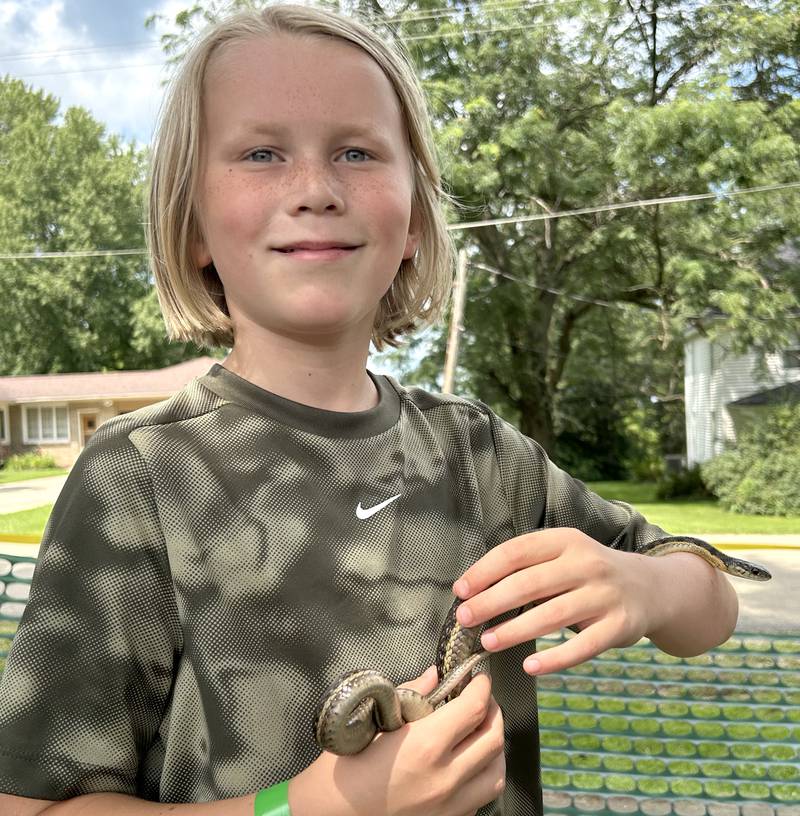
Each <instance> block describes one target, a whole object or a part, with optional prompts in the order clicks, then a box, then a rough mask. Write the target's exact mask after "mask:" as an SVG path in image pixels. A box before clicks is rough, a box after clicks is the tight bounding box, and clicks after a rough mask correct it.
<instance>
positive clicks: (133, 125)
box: [0, 0, 192, 146]
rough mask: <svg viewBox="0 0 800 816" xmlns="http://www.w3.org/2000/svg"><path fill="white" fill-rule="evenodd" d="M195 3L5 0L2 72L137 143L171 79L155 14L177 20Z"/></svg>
mask: <svg viewBox="0 0 800 816" xmlns="http://www.w3.org/2000/svg"><path fill="white" fill-rule="evenodd" d="M191 5H192V2H191V0H113V2H109V0H0V76H6V75H10V76H12V77H16V78H19V79H22V80H23V81H24V82H25V83H26V84H27V85H29V86H31V87H34V88H36V89H42V90H45V91H47V92H48V93H51V94H53V95H54V96H56V97H58V98H59V99H60V100H61V110H62V112H63V111H64V110H66V109H67V108H68V107H71V106H73V105H76V106H81V107H84V108H86V109H88V110H89V111H90V113H91V114H92V115H93V116H94V117H95V119H97V120H98V121H100V122H102V123H104V124H105V125H106V126H107V129H108V131H109V132H111V133H117V134H118V135H120V136H121V137H123V139H125V140H126V141H135V142H137V144H139V145H140V146H143V145H144V144H146V143H148V142H149V141H150V138H151V136H152V132H153V127H154V125H155V120H156V116H157V114H158V107H159V104H160V102H161V97H162V92H163V91H162V85H161V83H162V79H163V78H164V77H166V75H167V74H166V70H165V68H164V55H163V52H162V51H161V48H160V45H159V35H160V34H161V33H163V32H165V31H166V30H168V28H169V26H167V25H164V24H160V25H158V26H157V27H156V28H155V29H152V28H149V29H146V28H145V26H144V22H145V20H146V19H147V17H148V16H149V15H151V14H153V13H158V14H162V15H164V16H166V17H167V19H168V20H170V21H172V20H174V18H175V15H176V14H177V12H179V11H181V10H182V9H186V8H188V7H189V6H191Z"/></svg>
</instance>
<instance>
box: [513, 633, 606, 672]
mask: <svg viewBox="0 0 800 816" xmlns="http://www.w3.org/2000/svg"><path fill="white" fill-rule="evenodd" d="M614 632H615V627H614V625H613V624H611V623H609V622H608V621H606V620H603V621H598V622H597V623H594V624H591V625H590V626H587V627H586V628H585V629H583V630H582V631H581V632H580V634H577V635H575V637H573V638H570V639H569V640H567V641H565V642H564V643H561V644H559V645H558V646H553V647H552V648H550V649H546V650H544V651H542V652H537V653H536V654H532V655H529V656H528V657H526V658H525V660H524V662H523V664H522V667H523V669H524V670H525V671H526V672H527V673H528V674H537V675H538V674H550V673H551V672H558V671H563V670H564V669H569V668H572V666H578V665H580V664H581V663H585V662H586V661H587V660H591V659H592V658H593V657H597V655H599V654H601V653H602V652H604V651H605V650H606V649H610V648H611V647H612V646H613V645H614V634H613V633H614Z"/></svg>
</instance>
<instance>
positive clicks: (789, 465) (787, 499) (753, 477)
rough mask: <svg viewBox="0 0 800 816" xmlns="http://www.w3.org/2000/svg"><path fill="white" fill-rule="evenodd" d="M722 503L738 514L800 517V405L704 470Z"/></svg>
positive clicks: (769, 420)
mask: <svg viewBox="0 0 800 816" xmlns="http://www.w3.org/2000/svg"><path fill="white" fill-rule="evenodd" d="M701 470H702V476H703V479H704V481H705V483H706V484H707V485H708V487H709V488H710V489H711V491H712V492H713V493H714V494H715V495H716V496H717V497H718V498H719V501H720V504H721V505H722V506H723V507H724V508H725V509H727V510H732V511H733V512H735V513H754V514H758V515H765V516H791V515H800V405H791V406H781V407H779V408H776V409H775V410H774V411H771V412H770V413H769V414H768V415H767V417H766V418H765V421H764V422H762V423H760V424H758V425H757V426H756V427H754V428H753V429H752V430H751V431H750V432H749V433H746V434H742V438H741V439H740V440H739V441H738V443H737V445H736V447H735V448H733V449H731V450H729V451H726V452H725V453H723V454H722V455H721V456H718V457H716V458H715V459H712V460H711V461H710V462H707V463H706V464H705V465H703V466H702V468H701Z"/></svg>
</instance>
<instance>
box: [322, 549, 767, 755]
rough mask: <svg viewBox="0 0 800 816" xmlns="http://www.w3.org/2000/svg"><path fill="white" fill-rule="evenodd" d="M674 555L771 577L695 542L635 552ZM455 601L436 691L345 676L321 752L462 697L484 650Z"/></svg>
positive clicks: (326, 711)
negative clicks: (462, 619)
mask: <svg viewBox="0 0 800 816" xmlns="http://www.w3.org/2000/svg"><path fill="white" fill-rule="evenodd" d="M673 552H690V553H694V554H695V555H699V556H700V557H701V558H703V559H704V560H705V561H707V562H708V563H709V564H711V565H712V566H713V567H716V568H717V569H719V570H722V571H723V572H726V573H728V574H729V575H733V576H736V577H738V578H747V579H749V580H752V581H768V580H769V579H770V578H771V577H772V576H771V575H770V573H769V572H768V571H767V570H766V569H764V568H763V567H760V566H758V565H757V564H752V563H750V562H748V561H743V560H742V559H739V558H732V557H731V556H729V555H726V554H725V553H722V552H720V551H719V550H717V549H716V548H715V547H713V546H711V545H710V544H707V543H706V542H705V541H701V540H699V539H696V538H687V537H681V538H669V539H659V540H657V541H652V542H650V543H648V544H644V545H643V546H641V547H640V548H639V549H638V550H637V553H638V554H641V555H650V556H660V555H666V554H668V553H673ZM460 603H461V601H460V600H459V599H456V600H455V602H454V603H453V605H452V606H451V607H450V610H449V612H448V614H447V618H446V619H445V622H444V624H443V625H442V629H441V632H440V636H439V646H438V649H437V655H436V668H437V672H438V675H439V684H438V685H437V687H436V688H435V689H434V690H433V691H432V692H431V693H430V694H428V695H425V696H422V695H420V694H418V693H417V692H415V691H412V690H411V689H402V688H396V687H395V686H394V684H393V683H392V682H391V681H390V680H389V679H388V678H386V677H385V676H384V675H382V674H381V673H380V672H378V671H374V670H371V669H367V670H364V671H355V672H349V673H348V674H346V675H344V676H343V677H341V678H339V680H337V681H336V682H335V683H334V684H333V685H332V686H331V688H330V689H329V690H328V692H327V693H326V694H325V695H324V697H323V698H322V700H321V701H320V703H319V705H318V707H317V711H316V714H315V718H314V736H315V738H316V741H317V744H318V745H319V747H320V748H321V749H322V750H323V751H331V752H332V753H334V754H339V755H340V756H345V755H348V754H357V753H359V752H360V751H363V750H364V748H366V747H367V745H369V744H370V742H372V740H373V738H374V737H375V735H376V734H377V733H378V732H379V731H394V730H396V729H398V728H400V727H401V726H402V725H403V724H404V723H407V722H413V721H414V720H419V719H421V718H422V717H425V716H427V715H428V714H430V713H432V712H433V711H434V709H435V708H436V707H437V706H438V705H440V704H441V703H443V702H446V701H447V700H449V699H453V698H454V697H456V696H458V694H460V693H461V691H462V690H463V689H464V687H465V686H466V685H467V683H468V682H469V681H470V678H471V677H472V671H473V669H474V668H475V667H476V666H477V665H478V663H480V662H481V661H482V660H483V659H485V658H486V657H488V652H485V651H482V650H480V649H479V648H478V645H479V637H480V630H481V627H475V628H467V627H464V626H461V624H459V623H458V622H457V621H456V617H455V613H456V609H457V608H458V606H459V604H460ZM519 611H520V612H521V611H522V610H521V609H520V610H519ZM518 614H519V613H518Z"/></svg>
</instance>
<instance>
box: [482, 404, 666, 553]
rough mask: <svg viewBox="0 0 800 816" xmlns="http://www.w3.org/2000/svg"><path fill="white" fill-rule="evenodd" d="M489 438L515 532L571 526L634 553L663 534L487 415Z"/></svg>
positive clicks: (507, 426)
mask: <svg viewBox="0 0 800 816" xmlns="http://www.w3.org/2000/svg"><path fill="white" fill-rule="evenodd" d="M491 422H492V437H493V440H494V446H495V453H496V456H497V460H498V467H499V470H500V476H501V481H502V484H503V489H504V491H505V494H506V499H507V501H508V504H509V509H510V512H511V516H512V519H513V524H514V529H515V533H516V534H517V535H522V534H523V533H528V532H532V531H534V530H539V529H543V528H552V527H573V528H575V529H578V530H581V531H582V532H584V533H586V535H588V536H591V537H592V538H594V539H595V540H596V541H600V542H601V543H603V544H606V545H607V546H610V547H613V548H615V549H619V550H625V551H627V552H635V551H636V550H637V549H638V548H639V547H641V546H642V545H643V544H646V543H648V542H650V541H655V540H657V539H662V538H665V537H667V533H665V532H664V531H663V530H662V529H661V528H660V527H657V526H656V525H654V524H650V523H648V522H647V520H646V519H645V518H644V516H642V514H641V513H639V512H638V511H637V510H635V509H634V508H633V507H631V506H630V505H628V504H625V503H624V502H619V501H608V500H606V499H603V498H601V497H600V496H598V495H597V494H596V493H593V492H592V491H591V490H589V489H588V488H587V487H586V485H585V484H584V483H583V482H581V481H580V480H578V479H575V478H573V477H572V476H570V475H569V474H568V473H566V472H565V471H563V470H561V469H560V468H559V467H557V466H556V465H555V464H553V462H551V461H550V459H549V458H548V457H547V454H546V453H545V451H544V450H543V448H542V447H541V446H540V445H539V444H538V443H537V442H535V441H534V440H532V439H530V438H529V437H527V436H525V435H524V434H522V433H520V432H519V431H518V430H517V429H516V428H514V427H513V426H512V425H509V424H508V423H507V422H505V421H504V420H502V419H500V418H499V417H498V416H496V415H495V414H491Z"/></svg>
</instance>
